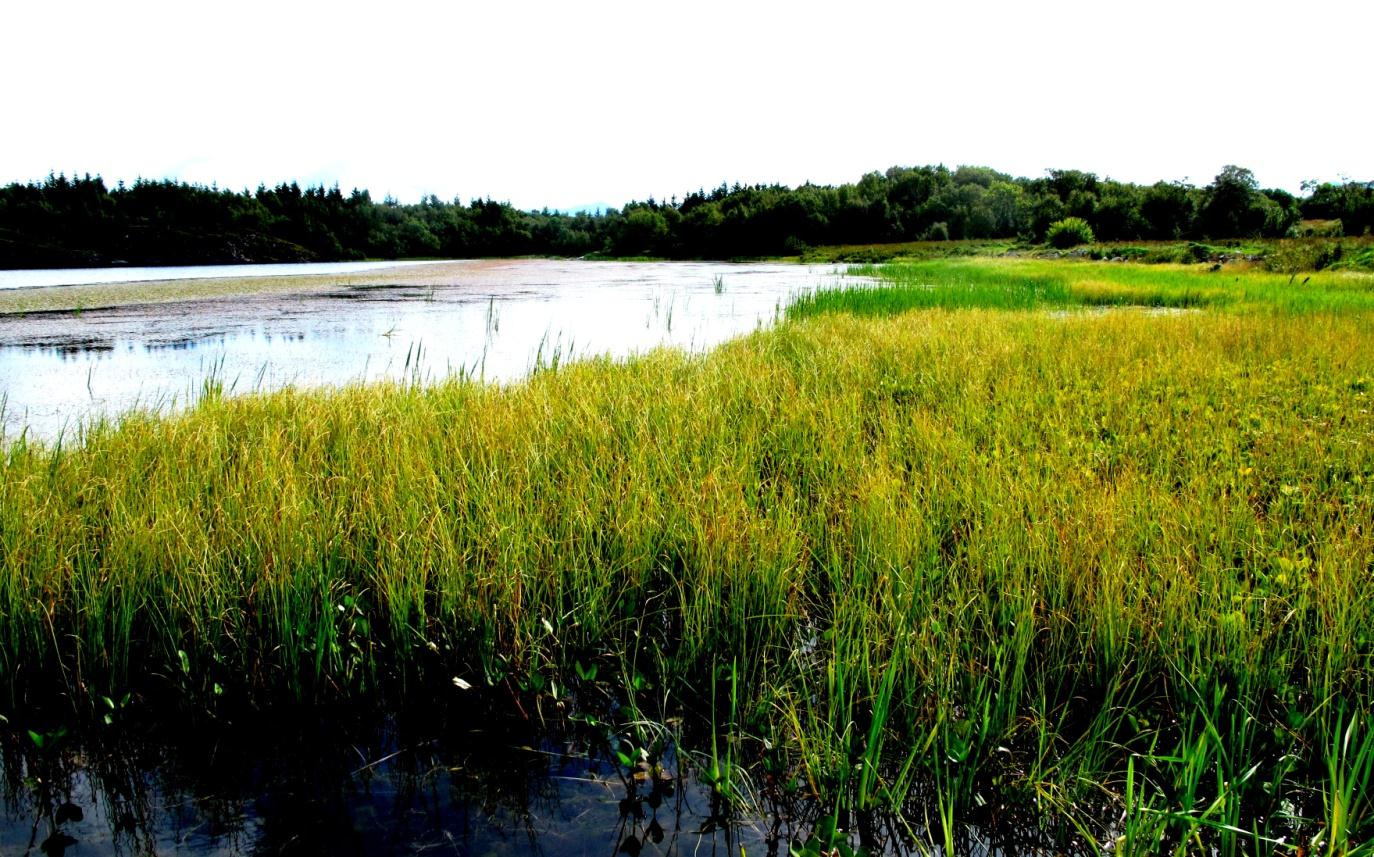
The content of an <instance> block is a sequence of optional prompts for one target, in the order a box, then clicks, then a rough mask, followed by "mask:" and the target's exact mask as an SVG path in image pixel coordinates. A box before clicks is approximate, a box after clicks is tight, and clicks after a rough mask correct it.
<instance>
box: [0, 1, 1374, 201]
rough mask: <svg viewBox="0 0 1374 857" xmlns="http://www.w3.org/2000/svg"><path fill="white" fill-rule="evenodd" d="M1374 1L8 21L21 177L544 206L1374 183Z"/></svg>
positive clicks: (63, 5)
mask: <svg viewBox="0 0 1374 857" xmlns="http://www.w3.org/2000/svg"><path fill="white" fill-rule="evenodd" d="M1371 31H1374V2H1371V0H1303V2H1288V3H1277V2H1273V3H1270V2H1263V0H1260V2H1255V0H1251V2H1209V0H1187V1H1186V2H1178V1H1177V0H1158V1H1157V2H1152V3H1124V2H1113V0H1095V2H1050V0H1042V2H1027V0H1017V2H989V0H965V2H949V0H941V2H920V3H875V2H867V0H844V2H834V0H832V2H826V3H815V4H811V3H804V2H788V3H774V2H749V0H731V2H713V0H694V2H679V3H664V2H653V0H639V1H638V2H597V0H581V2H570V1H569V0H563V1H562V2H548V3H545V2H491V0H486V2H476V3H466V2H442V3H441V2H405V1H404V0H387V2H377V0H371V2H367V3H360V4H353V3H348V2H328V3H314V2H293V0H274V2H254V0H242V2H233V3H228V2H224V3H197V2H188V0H177V2H167V3H161V2H143V0H128V2H109V0H101V2H91V3H84V2H68V1H67V0H5V2H4V3H3V6H0V33H2V34H4V37H3V42H4V43H3V48H0V97H2V98H3V112H0V122H3V128H0V182H9V181H29V180H34V179H40V178H42V177H44V176H46V175H47V173H48V172H49V171H50V170H51V171H56V172H66V173H68V174H72V173H85V172H91V173H99V174H101V175H103V176H105V178H106V179H107V181H109V182H110V183H111V184H113V183H114V182H115V181H117V180H119V179H126V180H132V179H133V178H135V177H137V176H144V177H151V178H163V177H171V178H177V179H182V180H185V181H190V182H200V183H204V184H210V183H212V182H215V183H218V184H219V185H220V186H221V187H229V188H233V189H242V188H245V187H249V188H251V187H256V186H257V185H258V184H259V183H260V182H266V183H268V184H274V183H277V182H280V181H289V180H292V179H294V180H297V181H300V182H302V183H311V184H320V183H323V184H326V185H332V184H334V183H336V182H337V183H338V184H339V185H340V186H342V187H343V188H344V189H345V190H348V189H350V188H353V187H363V188H368V189H370V190H371V191H372V192H373V194H374V196H375V197H377V198H381V197H382V196H383V195H385V194H391V195H393V196H395V197H397V198H398V199H400V200H402V201H406V202H409V201H414V200H416V199H418V198H419V197H420V196H421V195H424V194H430V193H433V194H436V195H438V196H439V197H440V198H442V199H445V200H448V199H452V198H454V197H455V196H457V197H461V198H462V199H464V200H468V199H470V198H473V197H477V196H490V197H493V198H495V199H500V200H509V201H511V202H513V203H514V204H515V205H517V206H519V207H521V208H535V207H542V206H545V205H547V206H550V207H557V208H568V207H573V206H579V205H585V204H592V203H601V202H606V203H614V204H621V203H624V202H626V201H628V200H630V199H643V198H646V197H648V196H650V195H653V196H655V197H659V198H668V197H670V196H672V195H674V194H676V195H679V196H680V195H681V194H682V193H683V192H685V191H688V190H692V189H695V188H698V187H706V188H710V187H714V186H715V185H718V184H720V183H721V182H722V181H728V182H731V183H733V182H735V181H739V182H743V183H746V184H752V183H755V182H764V183H770V182H781V183H784V184H788V185H796V184H799V183H802V182H805V181H808V180H809V181H812V182H817V183H825V184H833V183H839V182H845V181H854V180H856V179H858V177H859V176H861V175H862V174H863V173H865V172H867V171H870V170H883V169H886V168H887V167H889V166H892V165H894V164H901V165H915V164H927V163H944V164H947V165H950V166H954V165H957V164H984V165H988V166H992V167H996V168H998V169H1001V170H1004V171H1007V172H1011V173H1014V174H1017V175H1027V176H1037V175H1041V174H1043V172H1044V170H1045V169H1046V168H1050V167H1073V168H1079V169H1085V170H1091V171H1094V172H1096V173H1098V174H1099V175H1102V176H1110V177H1113V178H1118V179H1124V180H1129V181H1135V182H1153V181H1156V180H1158V179H1171V180H1173V179H1187V180H1189V181H1191V182H1193V183H1194V184H1200V185H1202V184H1207V183H1208V182H1210V181H1211V179H1212V177H1213V176H1214V175H1215V174H1216V173H1217V172H1218V171H1219V169H1220V168H1221V167H1222V166H1223V165H1225V164H1229V163H1234V164H1239V165H1241V166H1246V167H1249V168H1250V169H1251V170H1253V171H1254V173H1255V175H1256V176H1257V178H1258V179H1259V181H1260V183H1261V184H1262V185H1264V186H1276V187H1286V188H1289V189H1292V190H1294V191H1296V190H1297V188H1298V184H1299V183H1300V182H1301V181H1302V180H1303V179H1307V178H1316V179H1322V180H1334V179H1337V178H1338V177H1340V176H1349V177H1352V178H1357V179H1365V180H1368V179H1374V106H1371V105H1372V103H1374V99H1371V95H1370V93H1371V91H1374V73H1372V72H1371V55H1370V47H1369V44H1370V42H1369V38H1370V35H1371Z"/></svg>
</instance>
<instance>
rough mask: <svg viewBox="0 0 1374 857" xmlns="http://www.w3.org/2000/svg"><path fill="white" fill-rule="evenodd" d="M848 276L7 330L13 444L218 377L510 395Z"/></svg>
mask: <svg viewBox="0 0 1374 857" xmlns="http://www.w3.org/2000/svg"><path fill="white" fill-rule="evenodd" d="M841 276H842V274H841V273H840V272H838V271H836V270H835V269H833V268H829V267H811V268H807V267H802V266H797V265H783V264H754V265H729V264H719V263H592V262H577V261H549V260H518V261H509V262H482V263H449V264H447V265H431V266H417V267H415V268H413V269H408V271H407V274H406V276H405V277H404V278H399V277H398V278H397V281H396V282H383V283H377V284H371V285H341V286H338V287H335V288H332V289H325V290H322V291H318V292H311V293H308V294H296V295H290V296H281V295H253V296H247V297H241V298H235V299H213V300H202V301H194V302H181V303H175V304H160V305H157V304H154V305H143V306H134V307H121V308H116V309H108V310H94V311H92V310H88V311H85V312H79V313H77V312H73V313H41V314H33V315H30V316H6V317H0V392H3V394H4V397H5V409H4V429H5V435H6V437H9V438H11V439H12V438H14V437H16V436H17V435H18V434H19V432H21V431H23V430H24V429H25V428H27V430H28V433H29V436H31V437H35V436H36V437H41V438H47V439H52V438H55V437H57V436H58V435H59V434H61V433H63V432H64V431H65V432H67V433H69V434H70V433H71V431H72V430H73V429H74V428H75V427H76V426H77V425H78V424H79V423H80V422H81V421H83V420H85V419H88V418H90V417H92V416H96V415H102V414H103V415H113V414H117V413H120V412H122V411H126V410H128V409H130V408H134V407H156V408H166V407H174V406H180V405H184V404H186V403H188V402H191V401H194V399H195V398H196V397H197V396H198V395H199V394H200V392H201V390H203V388H204V382H205V380H206V378H207V376H213V380H215V381H217V382H221V383H222V384H223V386H224V388H225V389H226V390H227V391H229V392H244V391H249V390H255V389H275V388H279V387H282V386H286V385H291V384H296V385H337V384H346V383H352V382H357V381H372V380H378V379H383V378H402V377H406V378H414V377H420V378H436V377H440V376H443V375H447V374H450V373H453V372H465V373H468V374H471V375H476V376H481V377H484V378H486V379H489V380H498V381H504V380H510V379H514V378H518V377H520V376H522V375H524V374H525V373H527V372H528V371H529V370H530V368H531V366H532V364H533V363H534V361H535V360H536V359H539V358H541V357H542V358H544V359H547V358H549V357H557V358H567V357H570V356H585V355H593V354H612V355H615V356H623V355H627V354H630V353H633V352H637V351H643V350H647V349H649V348H652V347H655V346H657V345H662V344H668V345H675V346H680V347H686V348H698V349H700V348H706V347H710V346H712V345H715V344H717V343H719V342H721V341H723V340H724V339H727V338H729V337H732V336H736V335H739V334H741V333H745V332H748V331H749V330H752V329H753V328H754V327H756V326H758V325H760V324H765V323H768V322H769V321H770V320H771V319H772V318H773V317H774V316H775V314H776V313H777V312H778V310H779V308H780V307H781V306H783V305H785V304H786V302H787V301H788V300H789V298H790V297H791V295H793V294H796V293H799V292H802V291H805V290H808V289H812V288H815V287H816V286H817V285H821V284H829V283H833V282H835V281H836V280H837V279H838V278H839V277H841ZM717 278H720V279H719V283H718V282H717Z"/></svg>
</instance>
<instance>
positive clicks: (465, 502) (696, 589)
mask: <svg viewBox="0 0 1374 857" xmlns="http://www.w3.org/2000/svg"><path fill="white" fill-rule="evenodd" d="M970 270H977V269H970ZM1026 273H1027V276H1029V275H1030V273H1029V272H1026ZM972 276H981V275H972ZM1122 282H1124V281H1122ZM1127 286H1129V284H1127ZM1127 286H1123V288H1124V287H1127ZM980 288H981V286H980ZM1056 288H1060V287H1056ZM1062 288H1063V289H1065V290H1067V292H1068V294H1070V295H1072V294H1074V293H1075V292H1074V289H1075V288H1081V286H1074V284H1073V283H1072V282H1070V283H1068V284H1067V285H1064V286H1062ZM1159 288H1160V289H1162V290H1163V292H1164V293H1167V294H1174V292H1173V291H1170V290H1171V289H1175V288H1176V284H1172V283H1168V282H1166V283H1165V284H1164V285H1163V286H1160V287H1159ZM1256 288H1263V289H1268V288H1271V286H1270V285H1269V284H1268V283H1267V282H1266V283H1260V284H1259V285H1258V286H1256ZM1043 291H1044V293H1045V294H1050V293H1051V289H1050V287H1048V286H1047V287H1046V288H1045V289H1044V290H1043ZM1352 293H1353V294H1360V293H1359V292H1358V291H1355V292H1352ZM1058 294H1063V292H1060V293H1058ZM1372 384H1374V340H1372V339H1371V337H1370V336H1369V329H1368V319H1367V316H1364V315H1361V314H1358V313H1349V314H1344V315H1342V314H1332V313H1310V314H1306V315H1294V314H1287V313H1227V314H1220V313H1195V314H1175V315H1158V316H1152V315H1146V314H1138V313H1132V314H1113V313H1108V314H1068V315H1061V316H1054V317H1046V316H1045V315H1044V314H1043V313H1037V312H1024V311H989V310H981V309H969V310H967V311H961V312H915V313H908V314H903V315H899V316H895V317H890V318H876V317H871V318H857V317H854V316H852V315H846V314H840V315H835V314H830V315H827V316H825V317H820V318H811V319H798V320H795V321H793V322H790V323H786V324H783V325H780V326H779V327H777V328H775V329H773V330H770V331H764V332H760V333H757V334H755V335H752V336H750V337H747V338H745V339H742V340H738V341H735V342H732V343H730V344H727V345H726V346H724V347H722V348H720V349H718V350H716V351H714V352H712V353H710V354H707V355H703V356H689V355H684V354H681V353H677V352H672V351H661V352H655V353H652V354H649V355H647V356H644V357H641V358H637V359H634V360H631V361H628V362H626V363H615V362H611V361H608V360H590V361H582V362H576V363H571V364H567V363H564V364H561V365H559V366H558V367H557V368H556V369H550V370H546V371H540V372H537V373H536V374H535V375H534V376H533V377H532V378H530V379H529V380H528V381H527V382H524V383H521V384H517V385H513V386H510V387H494V386H484V385H481V384H478V383H473V382H469V381H450V382H444V383H439V384H436V385H433V386H419V385H415V384H404V385H393V386H381V387H377V386H372V387H359V388H354V389H346V390H343V391H338V392H332V393H325V392H304V391H291V390H287V391H282V392H277V393H270V394H264V395H254V396H249V397H244V398H226V397H216V396H211V397H209V398H207V399H206V400H204V401H203V402H202V403H201V404H200V405H199V406H197V407H196V408H195V409H193V410H191V411H190V412H188V413H185V414H183V415H179V416H172V417H166V418H154V417H148V416H138V415H133V416H129V417H126V418H124V419H122V420H120V421H118V422H116V423H104V424H98V425H93V426H91V427H89V428H88V429H87V431H86V432H85V434H84V436H83V437H82V438H80V442H79V443H77V444H75V445H68V446H66V447H64V448H62V449H60V450H59V449H56V448H51V447H46V446H42V445H37V444H32V443H22V442H21V443H16V444H12V445H11V446H9V448H8V449H7V450H5V458H4V466H3V471H2V472H0V615H2V616H3V622H0V677H2V678H3V683H4V687H5V689H6V690H7V691H8V693H9V694H10V697H11V701H12V703H14V705H15V707H16V708H22V706H23V704H24V701H25V699H26V698H27V697H26V695H27V694H29V693H31V692H35V689H36V688H38V687H39V686H41V685H43V684H45V683H51V682H53V681H57V682H59V683H61V684H62V686H64V687H66V688H68V689H70V690H71V691H73V692H75V693H76V695H77V696H78V697H80V696H81V695H83V694H84V695H87V696H89V695H93V694H104V695H107V696H110V697H114V698H118V697H119V695H120V694H121V693H123V692H125V691H126V690H127V689H129V688H134V689H138V688H143V687H146V686H148V685H149V684H158V683H161V684H165V685H172V686H175V687H176V688H177V689H178V692H181V693H184V694H187V695H190V696H195V697H197V698H202V699H213V698H215V697H216V696H217V695H220V694H223V695H241V696H250V697H254V698H257V697H263V698H266V697H267V696H270V695H272V694H273V693H274V692H280V691H281V690H283V689H284V690H285V692H286V693H288V694H289V695H292V696H296V697H300V698H315V697H318V696H319V695H355V694H358V693H365V692H368V691H370V690H371V689H373V688H375V687H377V686H379V685H383V684H386V683H387V682H389V681H392V680H393V679H394V677H395V676H398V675H401V676H405V680H406V681H407V682H408V684H407V688H406V692H407V693H410V694H417V693H418V694H423V693H438V692H439V689H440V688H443V687H448V688H451V687H452V680H453V678H454V677H455V676H456V677H458V678H461V679H462V680H463V681H465V682H468V683H471V684H477V685H483V684H487V685H491V684H496V685H505V684H508V683H510V682H513V681H517V680H522V679H524V678H527V677H529V676H534V675H538V676H547V677H550V678H554V679H556V680H557V682H558V684H559V685H563V686H566V685H567V684H568V683H569V682H573V683H575V681H576V678H575V676H574V670H573V667H574V665H576V666H577V669H578V670H579V671H581V670H582V664H584V663H592V662H597V661H610V662H613V663H618V664H622V665H624V664H628V663H632V664H633V669H632V670H631V669H628V668H627V669H626V670H625V673H626V674H627V675H629V674H630V673H631V672H633V673H634V674H636V675H638V674H639V673H640V672H644V673H647V674H649V677H650V679H651V680H652V681H655V682H657V683H659V684H660V685H664V684H670V683H679V684H681V685H682V686H684V687H686V686H696V687H699V688H700V687H704V686H705V685H704V684H703V682H711V681H715V669H714V667H715V666H716V665H717V664H718V663H720V662H721V656H722V653H728V654H727V655H726V657H728V658H729V662H730V663H731V664H732V667H731V670H730V684H729V692H728V695H727V694H721V698H728V699H729V700H730V711H731V713H730V716H729V717H728V718H722V719H721V721H720V722H728V723H729V724H730V726H731V729H733V730H736V731H738V732H740V733H742V734H748V735H751V736H756V737H758V738H759V746H764V742H765V741H766V745H767V746H769V747H771V748H773V749H772V751H770V752H778V753H782V754H783V758H785V759H786V760H787V761H786V765H785V771H784V772H781V773H779V774H778V781H779V782H782V783H786V784H788V787H789V788H794V789H797V790H798V791H800V792H801V793H809V794H813V795H814V796H815V797H817V798H819V799H820V800H822V801H825V802H828V804H829V805H831V806H834V807H835V809H836V814H835V818H836V819H841V820H843V819H847V820H848V821H849V822H850V823H851V824H852V825H853V826H854V827H855V828H856V830H857V831H858V832H859V834H860V836H861V838H864V839H866V840H868V841H866V842H865V843H864V844H874V845H877V844H881V843H880V841H879V840H880V837H878V836H877V834H876V833H874V831H873V828H872V827H871V826H870V827H869V828H868V830H867V832H866V833H865V832H864V831H865V828H864V824H866V823H868V822H865V821H864V819H866V818H867V819H870V820H871V818H872V816H871V814H872V813H874V812H879V811H882V810H893V811H896V812H897V813H898V815H899V817H900V818H901V819H902V820H903V823H904V824H905V826H906V827H905V829H906V831H907V833H908V834H909V835H912V836H917V837H924V838H927V839H929V840H930V841H932V842H935V843H943V844H945V845H947V846H950V847H956V845H957V837H958V836H959V830H960V829H961V825H962V824H964V823H966V822H969V821H972V822H975V823H977V824H980V825H984V826H990V825H993V824H995V823H996V822H997V820H998V819H999V818H1001V817H1003V816H1005V815H1008V814H1011V813H1014V812H1016V811H1018V809H1017V808H1020V810H1024V811H1027V812H1028V813H1029V815H1028V820H1027V821H1026V824H1027V825H1029V827H1030V829H1032V830H1034V829H1040V830H1043V831H1046V835H1054V836H1062V837H1063V838H1067V839H1072V840H1075V841H1077V842H1079V843H1080V844H1083V845H1086V846H1088V847H1094V848H1095V847H1100V846H1104V845H1106V844H1109V843H1114V842H1118V841H1119V842H1120V843H1121V845H1122V847H1123V848H1124V849H1125V850H1127V851H1132V850H1134V851H1135V853H1149V852H1151V851H1152V850H1158V849H1159V848H1161V847H1166V848H1168V849H1170V850H1176V851H1180V852H1185V851H1191V850H1193V849H1195V848H1197V847H1200V846H1205V847H1212V845H1214V844H1217V843H1220V844H1219V845H1218V847H1222V848H1223V849H1227V850H1233V849H1239V850H1241V851H1244V852H1245V853H1251V852H1254V851H1266V850H1267V849H1268V848H1270V847H1271V845H1268V844H1265V843H1270V842H1271V841H1278V840H1281V839H1282V840H1284V841H1286V842H1289V843H1293V842H1296V841H1299V840H1301V841H1304V842H1308V843H1311V844H1314V845H1316V846H1320V847H1321V848H1322V849H1323V850H1325V851H1327V852H1329V853H1343V851H1344V850H1346V849H1347V848H1349V847H1352V846H1353V845H1356V844H1358V843H1360V842H1362V841H1366V840H1368V839H1369V837H1370V835H1371V832H1374V819H1371V812H1370V810H1369V804H1368V802H1367V800H1365V799H1363V797H1362V795H1363V794H1364V791H1363V790H1364V789H1366V788H1368V787H1374V782H1371V771H1370V767H1371V766H1370V764H1369V759H1370V758H1371V752H1370V750H1369V747H1370V746H1371V745H1370V742H1369V738H1368V736H1369V734H1370V733H1369V726H1368V724H1369V718H1370V716H1371V711H1372V710H1374V709H1371V705H1370V699H1371V690H1372V688H1371V676H1374V672H1371V667H1372V666H1374V664H1371V658H1374V634H1371V630H1370V629H1371V628H1374V601H1371V600H1370V599H1368V598H1367V597H1366V596H1367V593H1368V592H1369V591H1370V588H1371V585H1372V584H1374V528H1371V525H1370V521H1371V520H1374V399H1371V385H1372ZM542 681H543V679H541V684H540V686H541V687H543V686H545V685H544V684H542ZM627 681H628V679H627ZM555 693H556V691H555ZM730 752H733V750H732V751H730ZM741 752H743V751H741ZM713 755H715V756H719V757H721V758H724V757H725V755H726V749H725V747H724V746H723V745H722V747H721V748H720V749H719V752H718V753H717V754H713ZM728 761H729V764H730V765H732V766H735V765H739V764H745V763H746V762H747V761H748V760H747V759H745V758H742V757H739V756H731V757H730V758H729V760H728ZM841 823H842V826H843V822H841Z"/></svg>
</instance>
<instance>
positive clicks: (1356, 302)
mask: <svg viewBox="0 0 1374 857" xmlns="http://www.w3.org/2000/svg"><path fill="white" fill-rule="evenodd" d="M851 273H854V274H858V275H861V276H870V277H873V278H875V279H876V280H877V281H878V282H877V283H876V284H874V285H871V286H852V285H850V286H842V287H838V288H832V289H822V290H820V291H818V292H816V293H815V294H812V295H805V296H802V297H801V298H799V299H798V300H797V301H795V302H794V303H793V304H791V305H790V306H789V307H787V310H786V313H787V316H788V317H789V318H802V317H806V316H813V315H820V314H825V313H832V312H847V313H854V314H859V315H878V316H883V315H891V314H893V313H898V312H904V311H906V310H910V309H932V308H942V309H959V308H972V307H981V308H988V309H1002V310H1014V309H1065V308H1069V307H1113V306H1138V307H1151V308H1158V309H1164V308H1171V309H1193V308H1202V307H1206V308H1213V309H1222V310H1229V311H1260V312H1269V313H1285V314H1292V313H1314V312H1321V313H1329V312H1348V311H1359V312H1366V311H1368V310H1371V309H1374V274H1367V273H1360V272H1354V271H1323V272H1318V273H1314V274H1306V275H1298V274H1282V273H1273V272H1269V271H1264V270H1260V269H1255V268H1246V269H1231V268H1225V267H1223V268H1222V269H1221V270H1219V271H1213V270H1211V269H1210V267H1209V266H1205V265H1203V266H1199V265H1132V264H1121V263H1109V262H1092V261H1086V260H1082V261H1080V260H1058V261H1050V260H1037V259H987V258H971V259H949V260H939V261H916V262H891V263H887V264H883V265H870V266H859V267H855V268H851Z"/></svg>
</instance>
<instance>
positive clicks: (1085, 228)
mask: <svg viewBox="0 0 1374 857" xmlns="http://www.w3.org/2000/svg"><path fill="white" fill-rule="evenodd" d="M1045 240H1046V241H1048V242H1049V244H1050V246H1051V247H1058V248H1059V249H1060V250H1065V249H1067V248H1069V247H1077V246H1078V245H1079V244H1091V243H1092V242H1093V228H1092V227H1091V226H1089V225H1088V221H1086V220H1084V219H1083V218H1081V217H1066V218H1064V219H1063V220H1056V221H1055V222H1054V223H1051V224H1050V229H1049V232H1047V233H1045Z"/></svg>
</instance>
